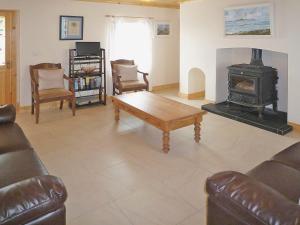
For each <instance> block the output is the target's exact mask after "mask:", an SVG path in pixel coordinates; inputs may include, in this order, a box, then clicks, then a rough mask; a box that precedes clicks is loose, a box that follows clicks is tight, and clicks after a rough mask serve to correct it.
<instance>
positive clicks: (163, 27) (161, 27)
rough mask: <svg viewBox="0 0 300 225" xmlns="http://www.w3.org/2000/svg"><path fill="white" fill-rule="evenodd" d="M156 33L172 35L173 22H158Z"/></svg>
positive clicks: (158, 34)
mask: <svg viewBox="0 0 300 225" xmlns="http://www.w3.org/2000/svg"><path fill="white" fill-rule="evenodd" d="M155 34H156V35H157V36H160V37H163V36H170V35H171V24H170V23H169V22H157V23H156V30H155Z"/></svg>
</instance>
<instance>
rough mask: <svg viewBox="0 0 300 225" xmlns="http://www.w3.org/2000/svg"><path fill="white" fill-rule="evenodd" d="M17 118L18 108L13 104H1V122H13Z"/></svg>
mask: <svg viewBox="0 0 300 225" xmlns="http://www.w3.org/2000/svg"><path fill="white" fill-rule="evenodd" d="M15 119H16V109H15V107H14V106H13V105H3V106H0V124H3V123H13V122H15Z"/></svg>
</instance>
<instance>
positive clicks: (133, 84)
mask: <svg viewBox="0 0 300 225" xmlns="http://www.w3.org/2000/svg"><path fill="white" fill-rule="evenodd" d="M121 85H122V88H123V89H124V90H131V89H133V90H136V89H145V88H147V84H146V83H145V82H143V81H139V80H129V81H121Z"/></svg>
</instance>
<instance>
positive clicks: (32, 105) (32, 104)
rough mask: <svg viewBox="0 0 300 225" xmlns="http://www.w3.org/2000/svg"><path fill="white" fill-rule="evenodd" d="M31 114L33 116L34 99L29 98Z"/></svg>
mask: <svg viewBox="0 0 300 225" xmlns="http://www.w3.org/2000/svg"><path fill="white" fill-rule="evenodd" d="M31 114H32V115H33V114H34V99H33V98H31Z"/></svg>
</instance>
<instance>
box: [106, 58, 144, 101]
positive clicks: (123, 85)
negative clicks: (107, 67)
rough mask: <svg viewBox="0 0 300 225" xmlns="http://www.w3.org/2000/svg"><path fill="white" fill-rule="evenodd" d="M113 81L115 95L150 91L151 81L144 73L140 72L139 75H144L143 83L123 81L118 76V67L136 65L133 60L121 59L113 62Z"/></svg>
mask: <svg viewBox="0 0 300 225" xmlns="http://www.w3.org/2000/svg"><path fill="white" fill-rule="evenodd" d="M110 63H111V70H112V79H113V95H116V94H118V95H121V94H122V93H123V92H126V91H142V90H146V91H149V81H148V79H147V76H148V75H149V74H148V73H143V72H141V71H138V74H142V75H143V81H140V80H130V81H121V76H120V75H119V74H118V71H117V66H118V65H135V64H134V61H133V60H125V59H119V60H116V61H111V62H110Z"/></svg>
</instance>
